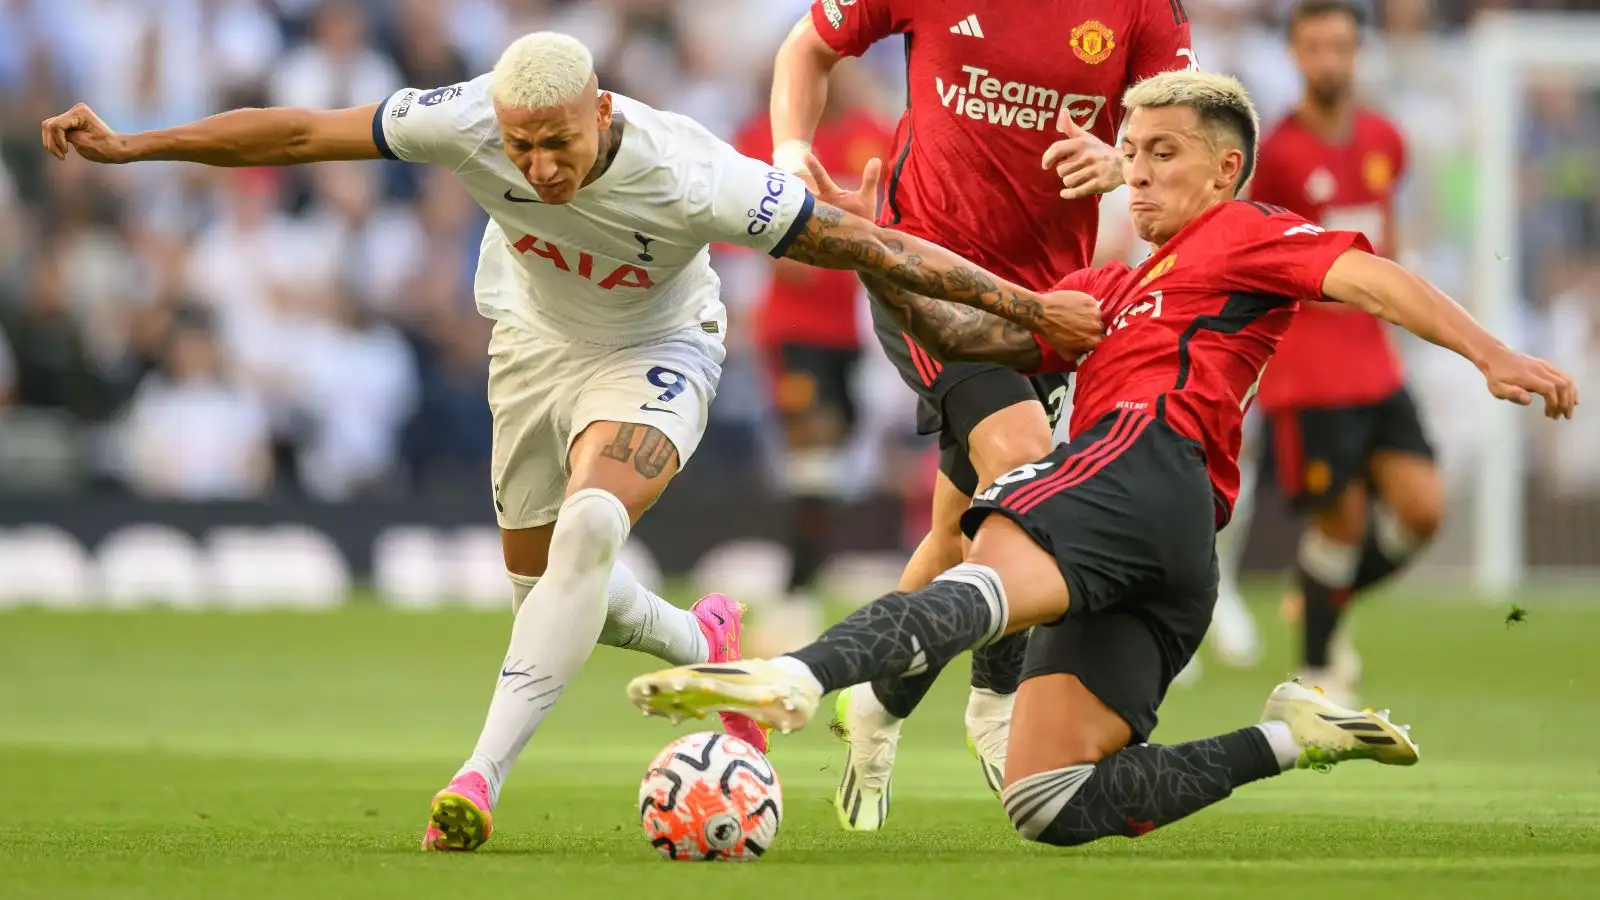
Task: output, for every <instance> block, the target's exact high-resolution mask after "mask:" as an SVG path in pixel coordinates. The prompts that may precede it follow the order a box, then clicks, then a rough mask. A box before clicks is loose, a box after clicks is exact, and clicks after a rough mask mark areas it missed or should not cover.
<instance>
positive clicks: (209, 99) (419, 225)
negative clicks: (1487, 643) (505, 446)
mask: <svg viewBox="0 0 1600 900" xmlns="http://www.w3.org/2000/svg"><path fill="white" fill-rule="evenodd" d="M1185 5H1186V7H1187V9H1188V12H1189V14H1190V17H1191V20H1192V23H1193V27H1194V33H1195V48H1196V52H1197V55H1198V57H1199V59H1200V62H1201V65H1202V66H1203V67H1204V68H1207V69H1210V70H1219V71H1228V72H1232V73H1234V74H1237V75H1238V76H1240V77H1241V78H1242V79H1243V80H1245V82H1246V83H1247V84H1248V86H1249V87H1250V88H1251V90H1252V91H1253V93H1254V95H1255V98H1256V100H1257V102H1258V104H1259V105H1260V106H1261V108H1262V112H1263V114H1264V116H1265V117H1266V118H1268V119H1276V118H1277V117H1279V116H1281V115H1282V114H1283V113H1284V112H1285V111H1286V110H1287V109H1288V108H1289V107H1290V106H1291V105H1292V104H1293V103H1294V102H1295V101H1296V99H1297V95H1298V79H1297V77H1296V75H1295V73H1294V71H1293V69H1292V68H1291V66H1290V63H1289V60H1288V58H1287V56H1286V54H1285V51H1284V46H1283V40H1282V27H1281V17H1282V15H1283V13H1284V10H1285V9H1286V7H1287V4H1286V3H1284V2H1279V0H1186V2H1185ZM1595 6H1596V4H1595V3H1593V2H1581V3H1580V2H1567V3H1556V2H1538V0H1516V2H1513V0H1387V2H1381V0H1380V2H1378V3H1376V4H1375V7H1374V13H1375V20H1374V21H1375V26H1376V27H1375V31H1374V34H1373V39H1372V42H1371V44H1370V46H1369V48H1368V52H1367V54H1366V59H1365V66H1364V71H1363V84H1364V85H1365V89H1366V95H1367V99H1368V101H1369V102H1371V103H1373V104H1375V105H1376V106H1378V107H1379V108H1381V109H1383V110H1385V111H1387V112H1389V113H1390V114H1391V115H1393V116H1394V117H1395V118H1396V119H1397V120H1398V122H1399V124H1400V125H1401V126H1402V128H1403V129H1404V130H1405V132H1406V134H1407V136H1408V138H1409V140H1410V142H1411V148H1412V156H1411V171H1410V177H1409V179H1408V180H1407V182H1406V185H1405V193H1404V199H1403V202H1402V205H1401V208H1402V216H1403V225H1402V228H1401V242H1402V246H1403V247H1404V256H1405V260H1406V261H1407V262H1408V263H1409V264H1411V265H1413V266H1415V267H1416V268H1418V269H1419V270H1421V271H1422V272H1424V273H1426V274H1427V275H1428V276H1429V277H1430V278H1432V279H1433V280H1434V281H1435V282H1437V283H1438V284H1439V285H1441V286H1442V287H1443V288H1445V289H1446V290H1447V291H1450V292H1452V293H1454V294H1455V295H1456V296H1458V297H1460V298H1461V299H1462V300H1463V301H1465V302H1467V303H1468V304H1469V305H1470V304H1473V303H1475V302H1476V299H1477V298H1475V296H1474V291H1473V285H1472V283H1471V280H1470V271H1471V269H1470V262H1471V259H1470V235H1471V231H1472V228H1473V203H1474V186H1475V176H1474V172H1473V169H1472V156H1471V141H1470V129H1471V126H1472V122H1473V117H1474V116H1481V115H1495V114H1496V112H1497V111H1495V110H1490V109H1480V108H1477V107H1475V105H1474V103H1473V99H1472V96H1471V78H1470V77H1469V73H1468V72H1467V71H1466V70H1465V66H1466V65H1467V60H1468V58H1469V56H1468V50H1467V32H1466V29H1467V28H1468V27H1469V26H1470V24H1471V22H1472V20H1473V18H1474V17H1475V16H1477V15H1479V14H1481V13H1482V12H1483V11H1485V10H1488V9H1491V8H1508V7H1519V8H1524V9H1529V8H1550V9H1560V8H1565V9H1579V8H1593V7H1595ZM806 7H807V4H806V3H805V2H803V0H369V2H360V0H330V2H319V0H0V334H3V337H0V492H6V491H10V492H33V493H38V492H60V493H63V494H69V493H72V492H81V491H98V492H134V493H136V494H139V495H143V496H149V497H161V498H175V499H209V498H255V497H263V496H276V495H280V494H285V493H288V494H297V495H303V496H309V497H312V498H318V499H327V500H340V499H346V498H353V497H361V496H369V495H380V496H396V497H404V496H410V495H412V494H414V493H416V492H418V491H425V490H428V489H429V487H430V486H437V485H467V486H468V489H470V490H474V491H484V494H483V496H484V498H485V501H487V497H488V494H487V491H486V485H487V480H486V478H487V475H486V472H487V466H488V458H489V412H488V408H487V404H486V402H485V399H484V384H485V372H486V362H487V361H486V357H485V346H486V343H487V340H488V334H489V325H488V323H487V322H486V321H484V320H482V319H480V318H479V317H478V316H477V315H476V313H475V312H474V311H473V304H472V296H471V279H472V273H473V269H474V265H475V252H476V248H477V244H478V234H479V233H480V230H481V228H482V226H483V216H482V214H481V212H480V211H479V210H478V209H477V208H476V207H475V206H474V205H473V204H472V203H471V202H470V201H469V200H468V199H467V197H466V196H465V194H464V193H463V192H462V191H461V190H460V189H459V188H458V187H457V186H456V184H455V183H454V182H453V181H452V179H451V178H450V176H449V175H448V174H447V173H444V172H442V171H433V170H429V169H426V168H421V167H407V166H405V165H403V164H399V163H370V164H369V163H346V164H337V165H324V166H316V167H309V168H304V169H296V170H213V169H205V168H202V167H199V166H185V165H177V164H152V163H144V164H138V165H132V166H125V167H101V166H91V165H89V164H86V163H84V162H83V161H82V160H80V159H77V158H76V157H73V158H71V159H69V160H68V161H67V162H65V163H58V162H56V161H54V160H53V159H51V158H50V157H48V156H47V155H46V154H44V153H43V152H42V151H41V149H40V145H39V137H38V123H39V121H40V120H41V119H43V118H45V117H46V116H48V115H51V114H53V113H55V112H58V111H61V110H63V109H65V108H67V107H68V106H70V105H71V104H72V103H74V102H76V101H79V100H83V101H88V102H89V103H91V104H92V105H93V106H94V108H95V109H96V110H97V111H98V112H99V113H100V114H101V116H102V117H104V118H105V120H106V121H107V122H108V123H109V124H110V125H111V126H112V127H113V128H116V129H118V130H122V131H135V130H142V129H150V128H158V127H163V126H169V125H174V124H178V123H181V122H184V121H188V120H192V119H196V118H199V117H202V116H205V115H207V114H209V113H212V112H216V111H220V110H223V109H228V108H232V107H238V106H259V105H298V106H311V107H340V106H353V105H360V104H364V103H370V102H374V101H376V100H379V99H381V98H383V97H384V96H386V95H387V94H389V93H390V92H392V91H393V90H395V89H396V88H399V87H401V86H417V87H433V86H439V85H446V84H451V83H455V82H458V81H462V80H465V79H467V78H470V77H472V76H474V75H476V74H478V73H480V72H482V71H485V70H487V68H488V67H489V66H490V65H491V64H492V62H493V60H494V59H495V57H496V56H497V55H498V53H499V52H500V50H501V49H502V48H503V47H504V46H505V44H507V43H508V42H509V41H510V40H511V39H512V38H514V37H515V36H517V35H520V34H522V33H525V32H527V31H532V30H537V29H543V28H551V29H557V30H562V31H567V32H570V33H573V34H575V35H578V36H579V37H581V38H582V39H583V40H585V41H586V42H587V43H588V44H589V46H591V47H592V48H594V50H595V55H596V58H597V60H598V61H599V66H600V71H601V79H602V84H603V85H604V86H605V87H607V88H609V89H612V90H616V91H619V92H622V93H625V94H629V95H631V96H634V97H637V98H639V99H641V100H644V101H646V102H648V103H650V104H653V105H656V106H659V107H662V108H666V109H670V110H674V111H678V112H682V113H685V114H687V115H689V116H692V117H694V118H696V119H698V120H699V121H701V122H703V123H704V124H706V125H707V126H708V127H710V128H711V129H712V130H713V131H715V132H717V133H718V134H720V135H722V136H724V137H726V138H728V139H730V140H731V139H733V137H734V135H736V134H737V133H738V132H739V131H740V129H741V128H742V127H743V126H745V125H746V123H747V122H748V121H749V120H750V119H751V117H752V116H755V115H759V114H760V111H761V107H762V106H763V105H764V104H765V99H766V90H767V83H768V78H769V75H768V68H769V66H770V63H771V58H772V54H773V52H774V50H775V49H776V47H777V45H778V43H779V42H780V41H781V39H782V36H783V35H784V33H785V32H786V31H787V29H788V28H789V26H790V25H791V24H792V23H793V22H794V21H795V19H796V18H798V17H799V16H800V15H802V14H803V13H804V12H805V9H806ZM847 68H848V70H849V71H848V72H847V73H846V74H844V75H843V76H841V78H842V82H841V84H840V86H839V87H837V88H836V90H838V91H842V92H843V96H844V97H845V99H846V102H847V103H848V104H849V105H851V106H856V107H859V108H860V109H862V110H864V111H866V112H868V113H870V114H872V115H875V116H878V117H880V118H881V119H882V121H883V122H884V123H885V125H886V126H892V123H893V121H894V118H895V117H896V115H897V114H898V111H899V109H900V106H901V104H902V103H903V98H904V84H903V78H904V71H903V57H902V49H901V47H900V42H899V40H898V39H896V40H891V41H886V42H884V43H882V44H880V45H879V46H878V47H877V48H875V50H874V52H873V53H872V54H870V55H869V56H868V57H867V58H866V59H864V60H863V61H861V62H860V63H859V64H855V65H850V66H847ZM1530 110H1531V116H1530V119H1529V120H1528V121H1527V122H1526V123H1525V126H1526V127H1525V128H1524V129H1523V130H1522V131H1521V132H1520V141H1521V150H1520V152H1521V154H1522V156H1521V158H1522V160H1523V161H1524V163H1525V165H1523V166H1522V167H1521V169H1520V172H1519V173H1517V174H1518V175H1519V176H1520V184H1519V187H1520V191H1521V198H1522V201H1521V213H1520V220H1519V223H1518V227H1519V234H1520V239H1519V246H1517V247H1514V248H1508V252H1514V253H1518V254H1521V255H1522V258H1523V259H1524V260H1525V261H1526V262H1527V265H1526V266H1525V271H1526V272H1527V278H1526V279H1525V283H1524V285H1523V290H1524V293H1523V295H1522V297H1521V298H1520V300H1519V303H1520V307H1519V308H1520V309H1521V315H1520V317H1519V328H1523V329H1526V330H1525V332H1524V336H1525V337H1526V338H1527V340H1528V341H1529V342H1530V343H1529V346H1530V347H1533V348H1539V349H1542V350H1544V351H1545V352H1547V353H1549V354H1552V355H1553V356H1554V357H1555V359H1556V360H1557V361H1558V362H1560V363H1562V364H1563V365H1566V366H1568V367H1570V368H1572V369H1573V370H1574V371H1575V372H1576V373H1577V374H1578V375H1579V377H1580V380H1581V381H1582V382H1583V383H1584V384H1585V386H1586V388H1587V389H1588V390H1590V391H1591V392H1593V393H1594V395H1595V396H1600V368H1597V367H1596V366H1595V365H1594V364H1593V363H1592V362H1590V360H1591V359H1596V358H1600V357H1597V356H1596V351H1597V350H1600V267H1597V265H1596V260H1597V259H1600V256H1597V254H1596V252H1595V251H1596V249H1597V244H1600V215H1597V213H1600V208H1597V204H1600V184H1597V179H1600V158H1597V157H1600V94H1597V93H1596V92H1594V91H1592V90H1588V89H1585V88H1584V87H1582V84H1581V79H1577V78H1574V77H1572V75H1571V74H1570V73H1567V74H1563V73H1559V72H1557V73H1551V74H1550V76H1549V77H1547V78H1540V79H1539V81H1538V84H1537V86H1536V87H1535V89H1534V91H1533V95H1532V96H1531V106H1530ZM1106 210H1107V214H1106V217H1105V218H1106V223H1105V227H1104V237H1103V240H1102V242H1101V244H1102V246H1101V252H1102V255H1103V256H1108V257H1109V256H1113V255H1122V256H1129V257H1133V256H1137V255H1138V254H1139V253H1140V250H1139V248H1137V247H1136V246H1134V242H1133V240H1132V236H1131V234H1130V233H1128V231H1127V225H1126V220H1125V217H1123V216H1121V215H1119V210H1118V199H1117V198H1116V197H1113V198H1111V199H1109V200H1108V201H1107V202H1106ZM718 265H719V267H720V268H721V269H722V271H723V273H724V279H725V283H726V286H727V297H726V299H727V302H728V305H729V307H730V310H731V311H732V317H733V318H732V327H731V328H730V333H731V334H730V357H729V362H728V366H727V372H726V375H725V378H724V381H723V391H722V394H721V395H720V396H719V398H718V401H717V403H716V405H715V408H714V410H713V415H714V419H715V423H714V426H713V428H712V431H711V433H710V434H709V435H708V437H707V439H706V443H705V445H704V446H703V448H702V450H701V451H700V456H699V457H697V460H696V465H697V467H716V470H717V471H731V469H730V467H743V468H742V469H740V471H745V470H763V469H768V468H770V466H771V465H772V460H773V458H774V455H773V454H772V453H770V452H768V450H770V448H771V447H772V445H773V443H774V441H773V437H772V435H773V433H774V429H775V427H776V426H775V425H774V424H773V423H774V417H773V415H772V412H771V410H770V400H769V397H770V396H771V393H770V392H769V391H768V390H765V389H764V388H763V383H764V379H765V376H764V374H762V371H761V364H760V353H759V348H757V347H756V346H755V333H756V329H754V328H752V327H747V326H748V323H749V322H750V321H751V316H752V315H753V314H754V313H755V312H756V311H757V309H756V308H757V306H758V305H759V302H760V300H761V298H762V297H763V296H764V294H765V289H766V280H767V279H769V278H770V277H771V272H770V270H769V269H767V268H766V266H765V264H764V263H763V262H762V261H759V260H754V259H751V258H749V257H748V256H739V255H732V254H722V255H719V257H718ZM862 336H863V340H864V341H865V342H866V344H867V345H868V346H869V347H870V351H869V353H868V355H867V356H868V359H869V360H876V359H877V357H878V355H879V354H878V351H877V349H876V346H875V345H874V344H872V338H871V335H870V332H869V331H865V330H864V331H863V332H862ZM1407 353H1408V356H1410V357H1411V359H1412V365H1413V368H1412V374H1413V377H1414V378H1415V380H1416V382H1417V386H1418V389H1419V392H1420V393H1421V394H1422V396H1423V397H1424V400H1425V404H1426V406H1427V409H1428V412H1429V414H1430V421H1431V423H1432V426H1433V428H1434V431H1435V440H1436V443H1438V444H1439V446H1440V447H1442V448H1443V449H1444V453H1443V457H1444V463H1445V465H1446V467H1447V470H1448V471H1449V472H1451V473H1453V477H1455V478H1456V479H1457V480H1458V483H1459V479H1461V478H1464V477H1466V475H1467V473H1469V472H1470V468H1469V466H1470V462H1471V460H1472V456H1473V441H1474V435H1475V432H1474V429H1473V427H1472V425H1473V423H1472V422H1471V421H1470V418H1471V417H1470V416H1466V415H1462V414H1460V413H1459V412H1456V413H1453V412H1452V411H1453V410H1460V409H1464V408H1466V404H1467V403H1468V402H1469V401H1471V400H1472V399H1474V396H1475V392H1477V391H1478V390H1479V387H1478V383H1477V382H1476V380H1475V376H1474V375H1473V373H1471V371H1470V369H1464V367H1462V366H1461V365H1459V364H1456V363H1453V362H1451V361H1449V360H1448V359H1447V358H1446V357H1445V355H1444V354H1442V353H1440V352H1438V351H1432V350H1429V351H1421V350H1419V349H1418V348H1413V347H1409V346H1408V348H1407ZM1464 376H1466V377H1464ZM859 388H860V393H861V397H862V403H863V407H864V408H865V409H867V410H868V414H867V415H866V417H865V423H866V424H865V426H864V427H863V429H862V434H861V436H860V437H859V438H858V444H857V451H858V453H859V454H860V457H859V458H860V459H861V460H862V461H863V463H864V465H862V466H859V467H857V468H856V469H855V470H854V471H856V472H857V473H858V476H859V477H860V479H861V484H859V485H857V486H856V487H858V488H860V489H863V490H870V489H881V488H885V487H887V488H889V489H891V490H902V489H903V490H913V489H917V490H923V489H926V485H925V484H923V482H926V481H927V477H926V476H927V475H928V474H929V473H930V472H931V469H929V468H927V467H925V466H905V465H898V464H887V465H886V464H884V461H885V460H894V459H898V458H899V457H897V456H895V455H894V453H886V452H885V450H886V449H888V450H893V451H895V453H898V452H902V451H904V452H911V453H920V452H923V451H924V450H925V449H926V448H927V443H926V442H925V441H922V440H919V439H917V438H916V437H915V435H914V434H913V433H912V432H913V428H912V418H911V411H912V396H911V394H910V393H909V392H907V391H905V390H904V389H903V388H902V387H901V385H900V384H899V382H898V380H897V379H896V376H895V375H894V374H893V372H892V371H891V370H889V369H888V368H887V367H886V366H879V365H867V366H865V367H864V368H863V370H862V375H861V384H860V385H859ZM1530 435H1531V436H1532V437H1531V439H1532V440H1533V446H1534V448H1535V449H1536V453H1535V454H1534V457H1533V460H1534V464H1535V465H1536V466H1537V467H1539V471H1540V472H1542V473H1544V474H1545V475H1547V476H1548V478H1549V480H1550V481H1551V483H1553V484H1556V485H1557V486H1558V489H1559V490H1561V491H1563V492H1592V493H1596V494H1600V455H1597V454H1594V453H1592V452H1588V451H1589V448H1590V447H1592V446H1594V444H1595V443H1596V441H1597V440H1600V417H1595V416H1588V417H1580V418H1579V420H1578V421H1576V422H1573V423H1570V424H1568V425H1566V426H1564V429H1563V430H1562V432H1561V433H1560V436H1559V437H1560V439H1559V440H1557V439H1555V433H1554V432H1549V431H1545V430H1543V429H1542V428H1539V427H1537V426H1530ZM769 480H771V479H769Z"/></svg>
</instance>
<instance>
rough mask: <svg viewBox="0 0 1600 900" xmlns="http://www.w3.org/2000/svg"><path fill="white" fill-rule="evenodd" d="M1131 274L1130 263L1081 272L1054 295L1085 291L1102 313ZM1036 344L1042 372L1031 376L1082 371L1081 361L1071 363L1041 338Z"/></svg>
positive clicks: (1053, 287)
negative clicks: (1121, 281) (1115, 289)
mask: <svg viewBox="0 0 1600 900" xmlns="http://www.w3.org/2000/svg"><path fill="white" fill-rule="evenodd" d="M1127 273H1128V265H1127V263H1124V262H1121V261H1120V260H1119V261H1117V262H1113V263H1109V264H1107V265H1104V266H1099V267H1096V268H1092V269H1079V270H1078V271H1076V272H1073V273H1072V274H1070V275H1068V276H1067V277H1065V278H1063V279H1061V280H1060V281H1058V282H1056V283H1055V284H1053V285H1051V286H1050V291H1051V292H1052V293H1053V292H1055V291H1082V292H1083V293H1085V294H1088V295H1089V296H1091V297H1093V298H1095V299H1096V300H1099V301H1100V306H1101V308H1102V309H1104V308H1105V305H1106V303H1107V302H1109V301H1110V300H1111V299H1112V298H1110V297H1109V296H1107V295H1108V293H1109V292H1110V291H1111V290H1112V287H1113V286H1114V285H1115V284H1116V282H1117V279H1118V278H1120V277H1121V276H1123V275H1126V274H1127ZM1033 341H1034V343H1036V344H1038V345H1039V368H1038V369H1037V370H1035V371H1032V372H1029V373H1027V374H1029V375H1051V374H1055V373H1059V372H1075V371H1077V369H1078V359H1077V358H1074V359H1067V358H1066V357H1064V356H1062V355H1061V352H1060V351H1058V350H1056V348H1054V347H1052V346H1050V344H1049V343H1047V342H1046V341H1045V339H1044V338H1042V337H1040V336H1039V335H1037V334H1036V335H1034V336H1033Z"/></svg>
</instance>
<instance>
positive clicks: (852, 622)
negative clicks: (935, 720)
mask: <svg viewBox="0 0 1600 900" xmlns="http://www.w3.org/2000/svg"><path fill="white" fill-rule="evenodd" d="M1005 628H1006V606H1005V592H1004V590H1003V588H1002V587H1001V585H1000V579H999V577H998V576H996V575H995V573H994V570H993V569H990V568H988V567H987V566H977V565H973V564H971V563H962V564H961V565H959V566H956V567H955V568H953V569H951V570H950V571H948V572H946V573H944V574H943V575H940V576H939V577H938V578H936V579H934V581H933V583H932V584H930V585H928V586H927V587H925V588H923V589H922V590H919V591H910V592H902V591H896V592H894V593H892V594H888V595H886V596H884V597H881V598H879V599H878V600H875V601H873V602H872V603H869V604H867V605H866V606H863V607H862V608H860V609H858V610H856V611H855V612H853V613H851V614H850V615H849V616H847V617H845V619H844V620H843V621H841V622H839V624H837V625H835V626H833V627H832V628H830V629H828V630H827V631H826V632H824V633H823V635H822V637H820V638H818V639H817V641H816V643H814V644H811V645H810V646H807V647H803V648H801V649H799V650H797V651H795V652H794V653H790V654H788V656H790V657H792V658H794V659H796V660H799V661H800V662H802V663H804V664H805V665H806V666H807V667H808V668H809V669H810V670H811V673H812V674H813V675H814V676H816V678H817V681H819V682H820V683H821V685H822V690H823V693H830V692H832V691H837V690H843V689H844V688H847V687H850V686H851V685H855V684H861V683H863V682H868V681H877V680H879V679H885V678H889V679H905V678H907V677H913V678H915V677H918V676H923V675H928V674H931V673H937V672H938V670H940V669H942V668H944V666H946V665H948V664H949V662H950V660H952V659H954V658H955V657H956V656H958V655H960V654H961V653H962V652H963V651H965V650H969V649H972V648H974V647H982V646H986V645H988V644H991V643H994V642H995V641H996V640H998V639H999V638H1000V636H1001V635H1002V634H1004V633H1005ZM880 699H881V695H880Z"/></svg>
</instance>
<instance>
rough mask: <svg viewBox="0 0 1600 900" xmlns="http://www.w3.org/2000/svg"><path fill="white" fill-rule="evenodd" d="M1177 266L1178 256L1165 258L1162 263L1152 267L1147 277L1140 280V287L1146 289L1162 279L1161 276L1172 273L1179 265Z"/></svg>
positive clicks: (1173, 255) (1146, 274)
mask: <svg viewBox="0 0 1600 900" xmlns="http://www.w3.org/2000/svg"><path fill="white" fill-rule="evenodd" d="M1177 264H1178V254H1176V253H1174V254H1172V255H1171V256H1168V257H1165V258H1164V259H1162V260H1161V261H1160V262H1158V263H1156V264H1155V265H1153V266H1151V267H1150V271H1149V272H1146V273H1145V276H1144V277H1143V278H1141V279H1139V287H1144V286H1145V285H1147V284H1149V283H1150V282H1152V281H1155V280H1156V279H1157V278H1160V277H1161V276H1163V275H1165V274H1167V273H1168V272H1171V271H1172V267H1173V266H1175V265H1177Z"/></svg>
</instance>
